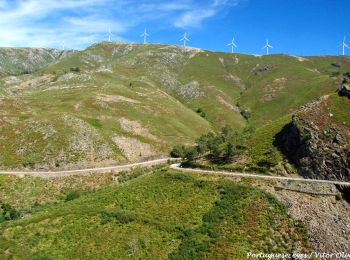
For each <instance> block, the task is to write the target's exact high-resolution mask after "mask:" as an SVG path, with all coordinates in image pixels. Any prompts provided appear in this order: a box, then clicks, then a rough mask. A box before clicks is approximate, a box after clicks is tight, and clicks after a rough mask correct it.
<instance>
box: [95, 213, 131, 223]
mask: <svg viewBox="0 0 350 260" xmlns="http://www.w3.org/2000/svg"><path fill="white" fill-rule="evenodd" d="M135 220H136V215H135V214H134V213H133V212H129V211H103V212H102V224H106V223H108V222H113V221H116V222H117V223H119V224H128V223H130V222H133V221H135Z"/></svg>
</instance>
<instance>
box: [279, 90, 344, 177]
mask: <svg viewBox="0 0 350 260" xmlns="http://www.w3.org/2000/svg"><path fill="white" fill-rule="evenodd" d="M276 143H277V145H278V146H279V147H280V148H281V150H282V151H283V152H284V154H285V155H286V156H287V157H288V158H289V159H290V160H291V161H292V162H294V163H295V164H296V165H297V167H298V168H299V169H300V173H301V174H302V175H304V176H305V177H308V178H315V179H329V180H342V181H349V180H350V100H349V99H348V98H347V97H340V96H338V95H337V94H332V95H329V96H324V97H322V98H321V99H320V100H318V101H315V102H313V103H310V104H308V105H306V106H304V107H303V108H302V109H301V110H299V111H298V112H297V113H296V114H295V115H294V116H293V121H292V123H290V124H289V125H287V126H285V128H284V129H283V131H282V132H281V133H279V135H277V142H276Z"/></svg>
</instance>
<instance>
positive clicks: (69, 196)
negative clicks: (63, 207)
mask: <svg viewBox="0 0 350 260" xmlns="http://www.w3.org/2000/svg"><path fill="white" fill-rule="evenodd" d="M79 197H80V193H79V192H78V191H71V192H69V193H68V194H67V196H66V199H65V201H71V200H75V199H77V198H79Z"/></svg>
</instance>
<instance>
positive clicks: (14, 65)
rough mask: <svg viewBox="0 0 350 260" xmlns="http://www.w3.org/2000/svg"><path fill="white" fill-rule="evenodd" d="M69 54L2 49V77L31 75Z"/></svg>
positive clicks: (45, 50)
mask: <svg viewBox="0 0 350 260" xmlns="http://www.w3.org/2000/svg"><path fill="white" fill-rule="evenodd" d="M69 53H70V52H63V51H59V50H56V49H41V48H0V77H1V76H6V75H20V74H28V73H31V72H33V71H35V70H38V69H41V68H43V67H45V66H47V65H48V64H50V63H52V62H55V61H58V60H59V59H61V58H63V57H65V56H67V54H69Z"/></svg>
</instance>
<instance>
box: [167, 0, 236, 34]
mask: <svg viewBox="0 0 350 260" xmlns="http://www.w3.org/2000/svg"><path fill="white" fill-rule="evenodd" d="M238 2H239V0H214V1H213V2H212V3H210V4H209V5H201V6H194V7H193V8H192V9H191V10H188V11H186V12H184V13H183V14H182V15H181V16H179V17H178V18H177V19H176V20H175V22H174V25H175V26H176V27H179V28H183V29H186V28H190V27H192V28H196V27H200V26H201V25H202V23H203V21H204V20H206V19H208V18H211V17H213V16H215V15H217V14H218V13H219V12H220V11H221V10H222V8H224V7H227V6H232V5H237V4H238Z"/></svg>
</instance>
